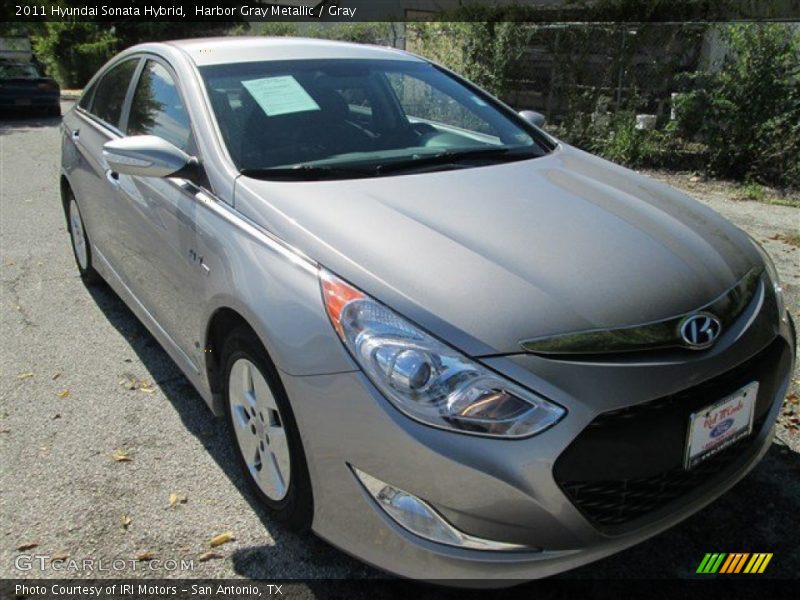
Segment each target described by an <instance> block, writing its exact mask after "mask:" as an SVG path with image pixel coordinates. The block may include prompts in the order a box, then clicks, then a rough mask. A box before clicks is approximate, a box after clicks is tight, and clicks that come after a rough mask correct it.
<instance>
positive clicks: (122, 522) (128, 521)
mask: <svg viewBox="0 0 800 600" xmlns="http://www.w3.org/2000/svg"><path fill="white" fill-rule="evenodd" d="M132 521H133V519H131V518H130V517H129V516H128V515H122V516H121V517H120V518H119V524H120V525H122V528H123V529H127V528H128V525H130V524H131V522H132Z"/></svg>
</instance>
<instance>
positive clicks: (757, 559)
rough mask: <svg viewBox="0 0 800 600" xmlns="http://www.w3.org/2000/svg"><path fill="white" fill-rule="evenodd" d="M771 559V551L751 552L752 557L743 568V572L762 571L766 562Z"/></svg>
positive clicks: (765, 566)
mask: <svg viewBox="0 0 800 600" xmlns="http://www.w3.org/2000/svg"><path fill="white" fill-rule="evenodd" d="M770 560H772V553H765V552H764V553H760V554H753V558H751V559H750V562H749V563H747V566H746V567H745V569H744V572H745V573H763V572H764V569H766V568H767V564H769V561H770Z"/></svg>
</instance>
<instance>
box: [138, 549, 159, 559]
mask: <svg viewBox="0 0 800 600" xmlns="http://www.w3.org/2000/svg"><path fill="white" fill-rule="evenodd" d="M155 555H156V553H155V552H151V551H150V550H146V551H145V552H139V554H137V555H136V556H134V558H135V559H136V560H150V559H152V558H153V557H155Z"/></svg>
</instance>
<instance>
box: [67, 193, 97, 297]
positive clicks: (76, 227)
mask: <svg viewBox="0 0 800 600" xmlns="http://www.w3.org/2000/svg"><path fill="white" fill-rule="evenodd" d="M67 221H68V223H67V224H68V227H69V235H70V241H71V242H72V254H73V255H74V256H75V262H76V263H77V265H78V272H79V273H80V275H81V279H83V281H84V283H88V284H92V283H97V282H98V281H100V275H98V273H97V271H95V270H94V267H93V266H92V249H91V246H90V244H89V237H88V236H87V235H86V228H85V227H84V225H83V217H82V216H81V210H80V208H78V203H77V202H76V201H75V197H74V196H70V198H69V204H68V205H67Z"/></svg>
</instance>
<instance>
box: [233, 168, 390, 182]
mask: <svg viewBox="0 0 800 600" xmlns="http://www.w3.org/2000/svg"><path fill="white" fill-rule="evenodd" d="M240 173H241V174H242V175H244V176H245V177H252V178H254V179H275V180H278V181H283V180H289V181H296V180H302V181H313V180H316V179H352V178H359V177H373V176H375V175H376V170H375V169H374V168H372V169H366V168H357V167H337V166H329V165H303V164H300V165H293V166H291V167H264V168H256V169H242V170H241V171H240Z"/></svg>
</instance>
